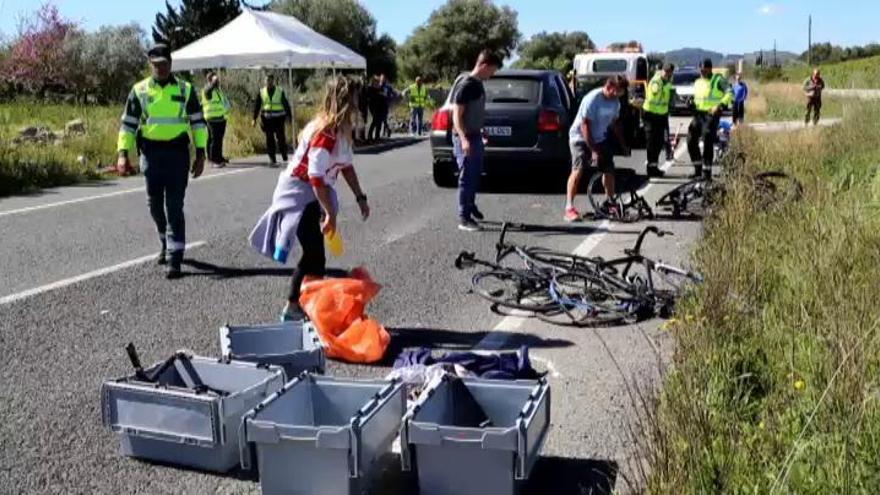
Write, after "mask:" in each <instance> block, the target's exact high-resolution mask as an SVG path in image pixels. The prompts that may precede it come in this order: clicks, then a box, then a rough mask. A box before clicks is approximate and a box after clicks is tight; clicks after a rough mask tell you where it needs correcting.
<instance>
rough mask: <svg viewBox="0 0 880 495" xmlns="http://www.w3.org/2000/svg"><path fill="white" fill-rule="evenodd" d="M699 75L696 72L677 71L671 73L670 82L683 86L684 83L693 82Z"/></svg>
mask: <svg viewBox="0 0 880 495" xmlns="http://www.w3.org/2000/svg"><path fill="white" fill-rule="evenodd" d="M699 77H700V74H697V73H690V72H685V73H677V74H673V75H672V84H674V85H676V86H684V85H685V84H693V83H694V81H696V80H697V78H699Z"/></svg>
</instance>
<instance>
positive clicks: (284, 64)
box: [171, 9, 367, 142]
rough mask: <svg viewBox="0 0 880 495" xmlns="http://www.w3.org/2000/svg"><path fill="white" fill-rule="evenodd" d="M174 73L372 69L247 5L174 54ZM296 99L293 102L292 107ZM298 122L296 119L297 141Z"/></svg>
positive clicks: (294, 22)
mask: <svg viewBox="0 0 880 495" xmlns="http://www.w3.org/2000/svg"><path fill="white" fill-rule="evenodd" d="M171 59H172V61H173V63H172V68H173V70H175V71H187V70H198V69H264V68H275V69H287V77H288V86H289V91H290V94H291V95H293V76H292V70H293V69H331V70H333V71H334V72H336V69H361V70H366V69H367V61H366V59H365V58H364V57H362V56H360V55H358V54H357V53H355V52H353V51H352V50H350V49H348V48H347V47H345V46H344V45H342V44H340V43H337V42H336V41H333V40H332V39H330V38H328V37H326V36H324V35H322V34H319V33H316V32H315V31H313V30H312V29H311V28H309V27H308V26H306V25H305V24H303V23H302V22H300V21H299V19H297V18H296V17H292V16H287V15H281V14H275V13H272V12H259V11H254V10H250V9H244V10H243V11H242V13H241V15H239V16H238V17H236V18H235V19H233V20H232V21H230V22H229V24H227V25H225V26H223V27H222V28H220V29H218V30H217V31H214V32H213V33H211V34H209V35H207V36H205V37H204V38H201V39H199V40H196V41H194V42H192V43H190V44H189V45H186V46H185V47H183V48H181V49H180V50H177V51H175V52H173V53H172V54H171ZM293 104H294V102H293V101H291V105H293ZM296 132H297V130H296V121H295V120H294V123H293V135H294V142H295V140H296Z"/></svg>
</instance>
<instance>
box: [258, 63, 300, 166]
mask: <svg viewBox="0 0 880 495" xmlns="http://www.w3.org/2000/svg"><path fill="white" fill-rule="evenodd" d="M257 117H259V118H260V128H261V129H263V133H264V134H265V135H266V151H267V152H268V154H269V162H270V164H271V165H272V166H273V167H274V166H275V165H276V164H277V162H276V161H275V151H276V150H277V151H280V152H281V159H282V160H283V161H285V162H286V161H287V138H286V137H285V132H284V123H285V122H292V121H293V111H292V110H291V109H290V102H289V101H288V100H287V95H286V94H284V90H283V89H281V87H279V86H277V85H276V84H275V76H273V75H272V74H267V75H266V85H265V86H263V88H262V89H260V92H259V94H257V97H256V99H255V103H254V122H253V123H254V125H256V123H257Z"/></svg>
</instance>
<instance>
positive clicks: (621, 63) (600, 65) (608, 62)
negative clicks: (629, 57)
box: [593, 58, 627, 72]
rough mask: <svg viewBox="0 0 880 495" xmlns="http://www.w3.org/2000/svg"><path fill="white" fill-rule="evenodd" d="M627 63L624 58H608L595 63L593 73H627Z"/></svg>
mask: <svg viewBox="0 0 880 495" xmlns="http://www.w3.org/2000/svg"><path fill="white" fill-rule="evenodd" d="M626 68H627V63H626V60H625V59H622V58H608V59H600V60H594V61H593V72H626Z"/></svg>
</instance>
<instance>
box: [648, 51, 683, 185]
mask: <svg viewBox="0 0 880 495" xmlns="http://www.w3.org/2000/svg"><path fill="white" fill-rule="evenodd" d="M674 71H675V66H674V65H672V64H666V65H665V66H664V67H663V70H660V71H657V73H656V74H655V75H654V78H653V79H651V81H650V82H648V86H647V88H646V89H645V104H644V106H643V109H644V111H645V115H644V121H645V135H646V137H647V141H648V163H647V166H648V177H663V175H664V174H663V171H662V170H660V168H659V167H658V166H657V162H658V161H659V160H660V151H661V150H662V149H663V145H664V140H665V139H666V130H667V128H668V127H669V102H670V101H672V93H673V88H672V73H673V72H674Z"/></svg>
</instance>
